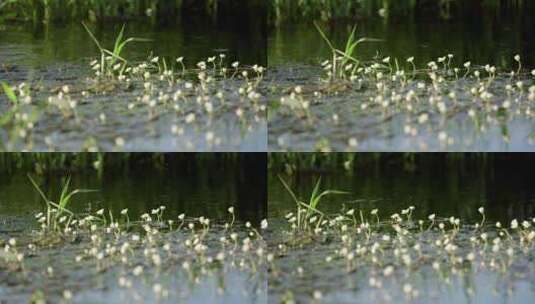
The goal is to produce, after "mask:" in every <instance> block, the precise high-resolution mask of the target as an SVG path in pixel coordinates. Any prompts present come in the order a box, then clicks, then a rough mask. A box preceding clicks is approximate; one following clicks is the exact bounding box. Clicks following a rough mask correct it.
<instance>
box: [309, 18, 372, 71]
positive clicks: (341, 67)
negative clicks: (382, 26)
mask: <svg viewBox="0 0 535 304" xmlns="http://www.w3.org/2000/svg"><path fill="white" fill-rule="evenodd" d="M314 26H315V27H316V29H317V30H318V33H319V34H320V35H321V38H323V40H324V41H325V42H326V43H327V45H328V46H329V48H330V50H331V54H332V61H330V62H329V61H326V62H324V63H323V67H324V69H325V70H327V71H328V75H329V76H330V78H331V79H345V78H347V76H349V77H353V76H354V75H355V72H356V71H357V69H358V67H359V64H360V62H359V60H358V59H356V58H355V55H354V54H355V52H356V50H357V46H358V45H359V44H361V43H363V42H372V41H380V40H378V39H372V38H358V39H357V35H356V31H357V27H356V26H354V27H353V28H352V30H351V33H350V34H349V36H348V37H347V41H346V44H345V47H344V48H343V49H340V48H336V47H335V46H334V44H333V43H332V42H331V41H330V40H329V38H327V35H326V34H325V32H323V30H322V29H321V27H320V26H319V25H318V23H317V22H314Z"/></svg>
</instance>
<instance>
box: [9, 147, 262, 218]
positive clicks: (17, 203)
mask: <svg viewBox="0 0 535 304" xmlns="http://www.w3.org/2000/svg"><path fill="white" fill-rule="evenodd" d="M263 159H265V158H264V157H262V155H256V154H244V155H243V156H242V157H241V161H240V162H241V163H242V165H240V166H239V167H231V166H227V165H225V164H217V163H216V164H213V165H210V166H208V167H203V168H202V167H201V168H196V167H188V165H187V164H181V165H179V166H173V165H169V166H168V167H167V168H162V169H154V168H146V167H139V168H131V169H128V170H124V171H123V170H114V169H109V170H106V169H105V170H104V171H103V172H102V174H99V173H98V172H97V171H90V172H73V173H68V172H62V173H50V174H47V175H44V176H36V175H33V176H34V178H35V179H36V181H37V182H38V183H39V184H40V185H41V188H42V189H43V190H44V191H45V194H46V195H47V196H48V197H49V198H52V199H54V198H57V197H59V195H60V191H61V188H62V185H63V183H64V182H65V180H66V178H67V177H68V176H71V178H72V180H71V187H70V188H71V189H95V190H98V192H95V193H87V194H79V195H77V196H75V197H74V198H73V201H72V202H71V205H70V206H69V208H70V209H72V211H74V212H88V211H89V209H90V210H91V211H92V212H94V211H96V210H98V209H101V208H105V209H106V210H111V211H112V212H113V213H114V214H119V212H120V211H121V210H122V209H124V208H128V209H129V213H130V214H131V215H132V217H136V218H137V217H138V216H139V215H141V214H142V213H145V212H147V211H150V210H151V209H155V208H157V207H159V206H161V205H165V206H166V207H167V209H166V212H165V213H166V215H167V216H166V217H169V218H176V216H177V215H178V214H180V213H186V214H187V215H188V216H192V217H194V216H206V217H209V218H212V219H220V220H223V219H228V212H227V208H228V207H230V206H235V208H236V213H237V216H238V217H239V218H240V219H242V220H244V221H245V220H248V221H252V222H260V220H261V219H262V218H264V217H265V213H266V206H265V203H263V202H265V201H266V196H265V195H266V194H265V193H266V191H265V184H264V183H265V179H264V178H262V176H265V174H263V172H265V160H263ZM117 171H119V172H117ZM42 206H43V205H42V199H41V198H40V196H39V194H38V192H37V191H35V189H34V188H33V186H32V185H31V183H30V181H29V179H28V177H27V173H26V172H25V170H17V171H15V172H11V173H6V172H0V215H3V216H4V215H10V216H15V215H33V214H35V213H37V212H39V211H41V210H42Z"/></svg>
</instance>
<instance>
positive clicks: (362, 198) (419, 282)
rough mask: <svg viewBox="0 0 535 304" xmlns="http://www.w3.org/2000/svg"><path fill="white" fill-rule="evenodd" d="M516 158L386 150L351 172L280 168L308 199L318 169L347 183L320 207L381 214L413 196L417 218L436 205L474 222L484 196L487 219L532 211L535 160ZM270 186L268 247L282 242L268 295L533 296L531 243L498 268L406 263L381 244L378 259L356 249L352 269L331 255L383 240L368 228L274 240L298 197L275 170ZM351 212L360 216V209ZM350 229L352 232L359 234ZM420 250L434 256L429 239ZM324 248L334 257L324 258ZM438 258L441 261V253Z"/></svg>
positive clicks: (390, 299) (446, 299)
mask: <svg viewBox="0 0 535 304" xmlns="http://www.w3.org/2000/svg"><path fill="white" fill-rule="evenodd" d="M357 157H358V156H357ZM385 159H386V158H385ZM517 160H518V161H514V159H513V160H511V159H509V161H504V162H497V163H494V164H491V163H488V164H485V165H482V166H477V165H476V166H474V163H471V162H466V163H462V162H460V163H458V164H457V165H450V164H447V163H440V164H439V163H437V162H435V163H434V165H429V164H428V165H425V164H424V165H421V164H420V165H417V166H412V165H410V164H406V165H400V164H399V163H389V162H388V161H386V160H385V161H383V162H381V165H378V166H374V165H370V166H364V167H362V168H359V169H357V170H355V171H354V172H350V173H348V172H347V171H345V170H343V169H341V170H334V171H333V170H325V169H322V168H321V167H319V168H317V169H312V170H307V171H301V172H296V173H295V174H294V175H292V176H288V175H285V174H283V175H281V177H282V178H284V179H285V180H286V181H288V183H289V185H290V186H291V187H292V189H294V191H295V192H296V193H297V195H298V197H300V198H301V199H303V200H305V201H306V200H307V199H308V196H309V195H310V193H311V191H312V189H313V188H314V184H315V183H316V181H317V179H318V178H319V177H321V178H322V185H323V186H322V188H321V189H336V190H342V191H347V192H349V194H347V195H340V196H327V197H326V198H325V199H323V200H322V201H321V203H320V204H319V205H318V209H319V210H321V211H324V212H325V213H327V214H340V212H344V213H345V212H346V211H348V210H350V209H356V210H362V211H363V214H364V216H365V217H366V218H367V217H368V216H369V214H370V211H371V210H373V209H374V208H377V209H378V210H379V212H378V214H379V216H380V218H381V219H382V220H383V219H387V218H389V216H390V215H391V214H393V213H400V214H401V209H404V208H407V207H408V206H411V205H412V206H415V207H416V209H415V211H414V218H415V219H425V220H427V216H428V215H429V214H432V213H436V215H437V216H441V217H450V216H454V217H459V218H460V219H461V220H462V222H463V223H465V224H470V223H471V224H474V223H478V222H480V221H481V214H479V213H478V211H477V209H478V208H479V206H484V208H485V215H486V218H487V220H488V222H487V223H492V224H489V226H493V223H494V221H498V220H499V221H501V222H502V223H509V222H510V221H511V220H512V219H518V220H519V221H522V220H524V219H527V220H528V221H531V218H533V217H534V216H535V191H534V190H533V189H534V187H533V182H532V175H533V174H532V167H533V164H531V163H529V162H523V161H520V159H517ZM387 163H389V164H388V165H387ZM423 163H425V162H423ZM461 163H462V164H461ZM482 164H483V163H482ZM268 187H269V217H270V221H271V223H272V226H277V228H276V229H273V230H272V234H271V235H270V237H269V240H270V241H271V242H272V243H270V245H271V248H272V250H274V251H280V252H281V254H280V255H279V258H278V259H277V262H276V263H275V266H274V269H276V273H275V271H274V273H273V276H272V277H271V279H270V283H271V285H270V292H269V294H270V298H269V302H270V303H278V302H279V301H281V300H282V299H294V300H297V301H304V302H307V301H312V298H313V294H314V292H315V291H319V292H321V297H322V303H354V302H355V301H358V302H367V301H370V299H371V301H374V302H380V303H396V302H400V301H401V302H403V303H405V302H407V303H428V302H434V303H450V302H451V301H452V300H453V301H455V302H459V303H503V302H504V301H505V302H511V303H527V302H529V301H530V299H531V298H532V297H533V296H534V292H533V273H534V268H533V263H532V259H533V254H532V251H530V250H528V251H527V252H525V254H519V256H515V257H518V258H517V259H516V260H515V261H514V262H513V263H512V264H511V265H509V266H508V268H507V269H504V271H495V270H490V269H488V267H487V266H488V265H489V263H492V262H491V261H490V260H486V261H485V262H482V263H481V264H479V263H474V264H472V265H473V266H469V267H466V268H465V267H461V269H456V270H455V269H453V268H455V267H452V269H450V268H449V267H450V266H447V265H445V266H442V267H444V268H441V269H442V270H441V271H439V272H436V271H435V270H434V269H433V268H432V267H431V263H430V262H429V264H428V263H427V262H425V261H424V262H422V261H414V264H412V266H409V267H404V266H400V265H398V264H396V263H397V262H395V260H396V257H395V256H394V255H395V253H394V252H393V251H394V250H393V249H392V248H390V247H387V248H385V249H384V251H381V253H377V254H376V256H377V257H378V258H379V259H380V263H379V265H374V264H373V263H372V262H370V261H369V260H368V258H366V257H363V258H360V257H359V256H357V257H356V262H355V263H357V264H358V266H357V267H356V269H354V270H352V271H350V272H349V273H348V272H347V271H346V262H345V261H344V259H340V258H338V257H337V255H338V254H339V253H340V250H341V248H343V247H346V246H349V248H350V249H351V248H352V247H351V246H357V248H358V246H360V245H362V246H367V245H366V244H368V245H370V244H371V243H373V242H379V243H380V242H381V240H375V239H372V241H371V242H370V243H367V241H366V240H365V238H364V239H361V240H359V241H356V243H355V244H353V245H351V244H349V245H348V244H347V243H346V244H342V241H341V240H340V239H339V235H338V236H336V234H337V233H336V232H335V233H333V234H334V235H331V234H329V232H327V234H326V236H325V235H324V236H322V237H317V238H312V239H310V240H308V239H306V238H305V237H303V238H304V241H301V243H299V242H298V243H297V245H293V246H292V245H288V248H287V249H286V250H280V248H279V247H278V244H281V243H285V244H289V243H290V241H288V240H291V239H292V234H291V233H288V234H285V233H284V232H282V231H285V230H286V231H288V230H289V224H288V223H286V220H285V219H284V216H285V215H286V214H287V213H288V212H294V213H295V203H294V202H293V200H292V198H291V196H290V195H289V194H288V193H287V191H286V190H285V189H284V188H283V186H282V185H281V183H280V182H279V180H278V177H277V176H276V174H272V175H271V176H270V179H269V186H268ZM356 214H357V218H359V215H358V214H359V212H358V211H357V212H356ZM372 219H373V217H372ZM372 221H373V220H372ZM463 225H464V224H463ZM506 226H508V224H506ZM471 227H472V228H466V229H463V230H461V231H460V232H459V234H458V236H457V237H458V240H456V242H458V243H457V245H459V248H458V249H457V250H458V251H457V254H459V256H466V255H467V254H468V252H470V250H471V248H472V245H471V244H469V243H468V238H469V237H471V236H472V235H473V233H474V232H473V226H471ZM412 233H415V234H414V235H413V236H408V238H413V237H414V238H415V239H417V240H418V242H421V244H423V245H422V246H424V247H423V248H427V246H429V245H430V246H433V245H432V243H433V242H434V240H435V239H436V238H437V237H438V236H439V235H440V234H439V232H436V233H435V232H433V233H430V232H423V233H419V232H417V231H413V232H412ZM350 235H351V237H355V235H356V234H354V233H350ZM379 235H381V233H379ZM377 237H378V238H379V236H377ZM357 238H358V237H357ZM298 239H299V238H298ZM428 243H430V244H428ZM425 244H428V245H425ZM369 248H370V247H368V249H369ZM408 249H409V252H410V248H408ZM424 252H426V257H427V258H431V257H432V256H433V254H432V250H428V248H427V249H424ZM411 254H412V253H411ZM327 257H330V259H331V260H330V261H327V260H326V259H327ZM431 259H433V258H431ZM439 262H440V263H443V260H442V258H439ZM387 265H395V268H394V269H396V270H395V271H394V274H393V275H392V276H390V277H388V278H386V277H383V276H382V273H383V268H384V267H386V266H387ZM485 265H486V266H485ZM371 277H376V278H377V277H379V280H380V281H381V282H382V283H381V284H382V285H381V287H372V286H371V284H372V283H370V282H371V281H370V278H371ZM406 284H409V285H410V286H411V290H413V289H415V290H417V291H418V296H417V297H415V298H408V297H407V296H406V294H405V292H404V291H403V290H404V288H405V287H406Z"/></svg>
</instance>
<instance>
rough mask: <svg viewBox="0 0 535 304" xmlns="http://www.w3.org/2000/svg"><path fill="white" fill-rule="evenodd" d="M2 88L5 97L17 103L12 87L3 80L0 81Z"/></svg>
mask: <svg viewBox="0 0 535 304" xmlns="http://www.w3.org/2000/svg"><path fill="white" fill-rule="evenodd" d="M2 89H3V90H4V93H5V94H6V96H7V98H8V99H9V100H10V101H11V102H12V103H13V104H14V105H16V104H18V98H17V95H15V92H14V91H13V89H12V88H11V87H10V86H9V85H8V84H7V83H5V82H2Z"/></svg>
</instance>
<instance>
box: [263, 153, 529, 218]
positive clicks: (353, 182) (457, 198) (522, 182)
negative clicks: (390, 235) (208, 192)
mask: <svg viewBox="0 0 535 304" xmlns="http://www.w3.org/2000/svg"><path fill="white" fill-rule="evenodd" d="M357 155H358V154H357ZM435 155H439V154H435ZM357 157H358V156H357ZM430 159H431V160H432V159H433V157H430ZM437 159H438V157H437V158H435V160H434V162H431V163H428V164H425V165H421V166H419V167H418V168H416V169H415V170H414V171H412V170H410V171H407V170H405V169H404V168H402V167H397V166H388V165H386V164H385V166H384V167H380V168H379V167H377V168H374V167H371V168H364V169H362V170H356V171H355V172H354V173H352V174H349V173H346V172H344V171H320V172H304V173H300V174H299V173H298V174H296V175H294V176H291V177H289V176H286V175H283V176H282V177H283V178H284V179H285V180H287V181H289V184H290V186H291V187H292V189H295V191H296V193H298V194H299V197H301V198H303V199H307V198H308V197H309V195H310V193H311V191H312V189H313V188H314V184H315V182H316V181H317V179H318V178H319V177H321V178H322V188H323V189H336V190H343V191H348V192H350V194H348V195H346V196H331V197H329V198H327V199H325V200H324V201H323V202H322V204H321V205H320V206H319V208H320V210H324V211H326V212H331V213H335V212H339V211H340V210H342V209H343V208H345V210H349V209H353V208H354V209H357V210H358V209H363V210H364V211H366V212H368V211H370V210H372V209H374V208H378V209H379V210H380V212H381V214H382V215H383V216H384V217H386V216H389V215H391V214H393V213H396V212H400V211H401V209H404V208H407V207H409V206H410V205H414V206H415V207H416V210H415V214H416V217H419V218H426V217H427V215H429V214H431V213H436V214H437V215H441V216H444V217H449V216H455V217H460V218H462V219H465V220H467V221H473V220H476V221H477V220H479V219H480V215H479V213H478V212H477V209H478V208H479V207H480V206H484V207H485V208H486V210H487V216H488V217H489V218H490V219H491V220H500V221H502V222H508V221H510V220H511V219H513V218H517V219H525V218H529V217H532V216H535V187H534V186H535V185H534V183H533V178H532V175H533V166H534V163H533V162H529V158H527V159H526V160H524V159H522V158H521V157H518V158H515V157H513V158H506V159H502V160H499V161H496V163H493V164H488V165H485V164H480V165H475V164H473V163H472V164H471V163H469V162H468V163H462V164H457V165H455V166H449V165H448V164H445V163H440V162H437ZM268 187H269V216H270V217H271V218H281V217H282V216H284V215H285V214H286V213H287V212H290V211H294V209H295V204H294V203H293V201H292V199H291V197H290V196H289V195H288V193H287V191H286V190H285V189H284V187H283V186H282V184H281V182H280V181H279V179H278V178H277V176H276V175H274V174H271V175H270V177H269V182H268Z"/></svg>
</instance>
